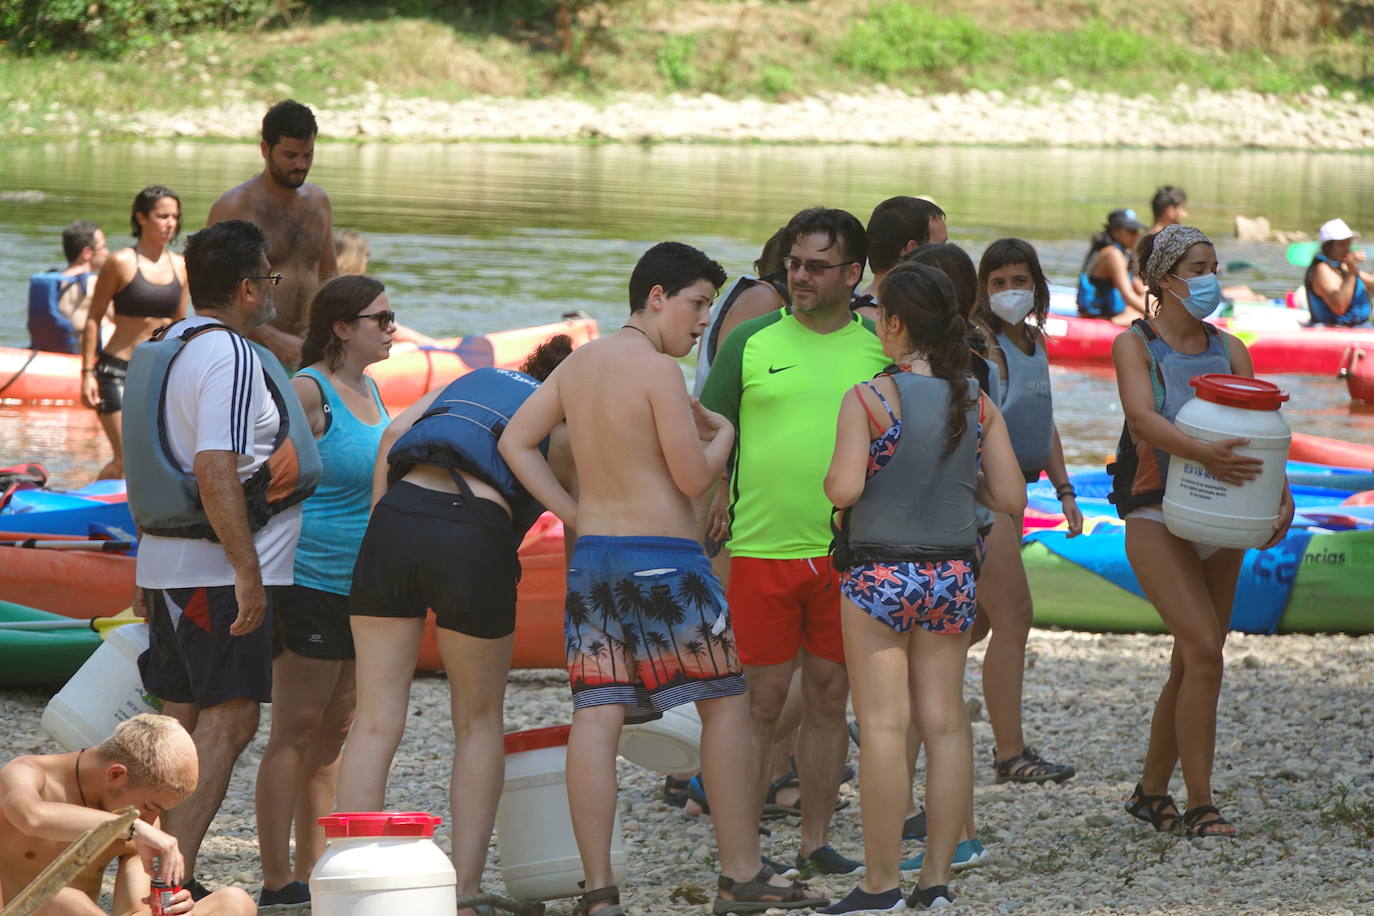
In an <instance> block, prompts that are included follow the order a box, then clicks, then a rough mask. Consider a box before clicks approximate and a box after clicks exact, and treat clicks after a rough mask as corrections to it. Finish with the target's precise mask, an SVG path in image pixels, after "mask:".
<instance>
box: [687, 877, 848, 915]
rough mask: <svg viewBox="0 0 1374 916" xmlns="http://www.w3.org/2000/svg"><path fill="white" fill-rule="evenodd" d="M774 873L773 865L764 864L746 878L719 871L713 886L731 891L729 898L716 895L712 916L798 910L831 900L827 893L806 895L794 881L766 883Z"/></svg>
mask: <svg viewBox="0 0 1374 916" xmlns="http://www.w3.org/2000/svg"><path fill="white" fill-rule="evenodd" d="M774 874H775V872H774V871H773V869H771V868H769V867H768V866H767V865H765V866H763V867H762V868H760V869H759V872H758V874H756V875H754V877H753V878H751V879H750V880H748V881H736V880H735V879H734V878H730V877H727V876H725V875H721V876H720V878H719V879H718V880H717V881H716V887H717V888H718V889H719V890H722V891H725V892H726V893H728V894H730V899H726V898H725V897H720V896H718V897H716V902H715V904H714V905H713V906H712V907H711V912H712V913H714V914H715V916H727V914H729V913H763V912H766V911H768V910H801V909H806V908H807V907H822V906H828V905H829V904H830V898H828V897H808V896H807V891H806V888H805V887H803V886H802V885H801V884H798V883H797V882H796V881H793V882H791V883H789V884H786V885H782V886H779V887H774V886H773V885H771V884H769V883H768V879H769V878H771V877H773V875H774Z"/></svg>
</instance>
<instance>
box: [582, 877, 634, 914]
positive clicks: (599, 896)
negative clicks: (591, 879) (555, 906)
mask: <svg viewBox="0 0 1374 916" xmlns="http://www.w3.org/2000/svg"><path fill="white" fill-rule="evenodd" d="M598 903H609V904H610V906H603V907H602V908H601V909H599V910H597V911H596V913H595V914H593V913H592V907H594V906H596V905H597V904H598ZM572 916H625V911H624V910H622V909H621V908H620V888H619V887H617V886H616V885H614V884H612V885H610V886H609V887H598V888H597V889H596V890H594V891H587V893H585V894H583V895H582V896H581V897H578V898H577V905H576V906H574V907H573V911H572Z"/></svg>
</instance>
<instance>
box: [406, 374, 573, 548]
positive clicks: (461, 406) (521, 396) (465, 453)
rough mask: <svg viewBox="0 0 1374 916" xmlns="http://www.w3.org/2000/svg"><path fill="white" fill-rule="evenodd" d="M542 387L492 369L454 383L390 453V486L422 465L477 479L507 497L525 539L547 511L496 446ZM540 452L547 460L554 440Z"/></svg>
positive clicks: (515, 524)
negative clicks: (508, 425)
mask: <svg viewBox="0 0 1374 916" xmlns="http://www.w3.org/2000/svg"><path fill="white" fill-rule="evenodd" d="M538 387H539V382H538V381H536V380H535V379H534V378H532V377H531V376H528V375H525V374H524V373H523V372H513V371H511V370H509V369H495V368H490V367H488V368H482V369H475V370H473V371H472V372H469V373H468V374H467V375H462V376H459V377H458V378H456V379H454V380H453V381H452V382H449V384H448V387H446V388H445V389H444V390H443V391H441V392H440V393H439V396H438V397H436V398H435V399H434V403H433V404H431V405H430V407H429V410H426V411H425V412H424V413H423V414H421V415H420V418H419V419H418V420H416V421H415V425H413V426H412V427H410V429H409V430H407V431H406V433H405V435H403V436H401V438H400V439H398V440H397V441H396V444H395V445H393V446H392V447H391V451H390V452H388V453H387V456H386V460H387V461H388V462H389V463H390V464H391V470H390V473H389V474H388V475H387V480H388V482H389V483H395V482H396V481H398V480H400V479H401V478H402V477H404V476H405V475H406V474H408V473H409V472H410V469H411V468H412V467H414V466H415V465H417V464H432V465H436V466H438V467H443V468H451V469H453V470H456V471H463V472H464V473H468V474H471V475H473V476H474V477H476V478H478V479H479V480H481V481H483V482H485V483H487V484H489V485H490V486H492V487H493V488H495V489H496V491H497V492H498V493H500V494H501V496H502V497H504V498H505V500H506V502H507V503H508V504H509V505H510V508H511V525H512V527H513V528H514V529H515V534H516V536H517V537H524V536H525V532H527V531H529V530H530V528H531V527H532V526H533V525H534V523H535V522H536V521H537V520H538V519H539V516H540V515H542V514H543V512H544V507H543V506H541V505H540V504H539V503H538V502H536V501H535V499H534V497H533V496H531V495H530V494H529V491H527V490H526V489H525V488H524V487H523V486H521V484H520V481H519V480H517V479H516V477H515V474H513V473H512V472H511V469H510V467H509V466H508V465H507V464H506V462H505V459H503V458H502V457H501V455H500V453H499V452H498V451H497V450H496V442H497V440H498V439H500V438H501V433H502V432H504V431H505V428H506V424H507V423H509V422H510V418H511V417H513V416H515V412H516V411H517V410H519V409H520V405H521V404H523V403H525V401H526V400H528V399H529V396H530V395H532V394H534V392H535V390H536V389H537V388H538ZM539 448H540V451H542V452H543V453H544V454H545V455H547V454H548V451H549V440H548V439H547V438H546V439H545V440H544V441H543V442H541V443H540V445H539Z"/></svg>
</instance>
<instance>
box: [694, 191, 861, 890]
mask: <svg viewBox="0 0 1374 916" xmlns="http://www.w3.org/2000/svg"><path fill="white" fill-rule="evenodd" d="M788 229H789V230H790V233H791V244H790V251H789V254H788V256H787V258H785V260H784V264H785V266H786V267H787V285H788V291H789V293H790V295H791V299H792V308H791V310H790V311H788V310H783V311H778V312H773V313H770V314H768V315H763V316H761V317H759V318H755V319H752V320H750V321H746V322H745V323H743V324H741V325H740V326H739V327H738V328H736V329H735V331H734V332H733V333H732V334H731V335H730V336H729V337H728V338H726V340H725V342H724V344H722V346H721V349H720V351H719V353H717V355H716V360H715V362H714V363H713V364H712V366H711V374H710V377H709V378H708V379H707V381H706V387H705V389H703V391H702V394H701V400H702V404H703V405H705V406H707V407H709V408H710V409H711V410H714V411H716V412H718V413H721V414H723V415H725V417H727V418H728V419H729V420H730V421H731V422H732V423H734V424H735V427H736V429H738V430H739V439H738V445H737V446H736V451H735V457H734V463H733V466H732V469H731V475H730V481H731V505H730V525H731V528H730V530H731V536H730V555H731V559H730V583H729V595H728V597H729V605H730V609H731V618H732V622H733V624H734V628H735V640H736V646H737V648H738V650H739V654H740V659H741V660H742V661H743V663H744V666H745V677H746V679H747V681H748V684H749V699H750V716H751V724H752V726H753V740H754V749H755V754H756V756H757V760H758V763H759V767H760V769H759V776H758V779H759V783H758V792H759V799H760V802H762V799H763V796H764V795H765V793H766V791H767V788H768V760H769V751H770V749H771V748H772V745H773V740H774V731H775V728H776V725H777V720H778V716H779V714H780V712H781V710H782V705H783V701H784V700H785V699H786V696H787V687H788V684H789V682H790V680H791V676H792V662H793V659H794V658H796V657H797V656H798V654H799V653H800V658H801V668H802V695H803V699H804V706H805V712H804V713H803V718H802V723H801V727H800V729H799V732H798V739H797V770H798V773H799V775H800V778H801V791H802V799H801V808H802V824H801V850H800V854H799V855H798V856H797V864H798V867H801V866H802V865H804V864H807V863H808V862H809V863H810V864H811V866H812V867H813V869H814V870H815V871H817V872H819V873H822V874H848V873H851V872H853V871H854V870H855V869H857V868H859V866H860V863H859V862H856V861H853V860H851V859H847V858H845V857H843V856H841V855H840V854H838V853H837V852H835V851H834V850H833V849H831V848H830V846H829V845H827V843H826V834H827V832H828V830H829V826H830V816H831V814H832V813H833V812H834V809H835V802H836V798H837V797H838V794H839V785H840V777H841V773H842V770H843V767H844V759H845V752H846V747H847V742H848V734H847V729H846V723H845V705H846V703H847V701H848V697H849V681H848V678H847V677H846V675H845V669H844V646H843V640H842V637H841V635H840V605H839V578H838V574H837V573H836V572H835V570H834V568H833V567H832V566H831V564H830V558H829V556H828V554H829V547H830V503H829V502H828V501H827V500H826V498H825V490H824V487H823V483H824V480H825V473H826V469H827V467H828V466H829V464H830V456H831V453H832V452H834V450H835V423H836V418H837V416H838V414H839V406H840V399H841V397H843V395H844V393H845V392H846V391H848V390H849V388H850V387H851V386H853V385H854V384H856V383H858V382H860V381H862V380H864V379H868V378H872V377H873V376H874V375H875V374H877V373H878V372H880V371H881V370H882V369H883V368H884V367H885V366H886V365H887V359H886V358H885V357H884V356H883V352H882V347H881V345H880V344H879V343H878V339H877V337H876V336H874V334H873V325H872V324H871V323H870V322H868V321H867V320H865V319H862V318H859V317H857V316H855V315H854V314H852V313H851V312H850V309H849V302H850V297H851V295H852V294H853V291H854V288H855V287H856V286H857V285H858V283H859V280H860V279H861V278H862V277H863V267H864V259H865V258H866V257H867V242H866V239H865V236H864V229H863V225H862V224H861V223H860V222H859V221H858V220H857V219H855V218H854V216H853V215H852V214H849V213H846V212H845V211H843V210H830V209H825V208H819V207H818V208H815V209H813V210H805V211H803V212H801V213H799V214H797V215H796V216H795V217H793V219H792V222H791V223H789V224H788Z"/></svg>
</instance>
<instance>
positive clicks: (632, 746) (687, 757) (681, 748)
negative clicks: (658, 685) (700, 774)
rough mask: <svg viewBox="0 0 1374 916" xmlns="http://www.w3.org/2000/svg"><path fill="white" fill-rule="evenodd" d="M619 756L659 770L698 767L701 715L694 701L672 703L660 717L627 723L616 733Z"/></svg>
mask: <svg viewBox="0 0 1374 916" xmlns="http://www.w3.org/2000/svg"><path fill="white" fill-rule="evenodd" d="M620 756H622V757H624V758H625V759H626V760H628V761H630V762H631V763H637V764H639V765H640V766H642V767H644V768H645V769H646V770H656V771H657V772H659V773H677V774H685V773H695V772H696V771H697V770H700V769H701V718H700V717H699V716H698V715H697V708H696V705H695V704H692V703H686V704H684V705H682V706H674V707H673V708H672V709H669V710H668V711H666V712H665V713H663V716H662V718H659V719H654V720H653V721H652V722H641V723H639V724H638V725H627V726H625V727H624V728H623V729H621V732H620Z"/></svg>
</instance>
